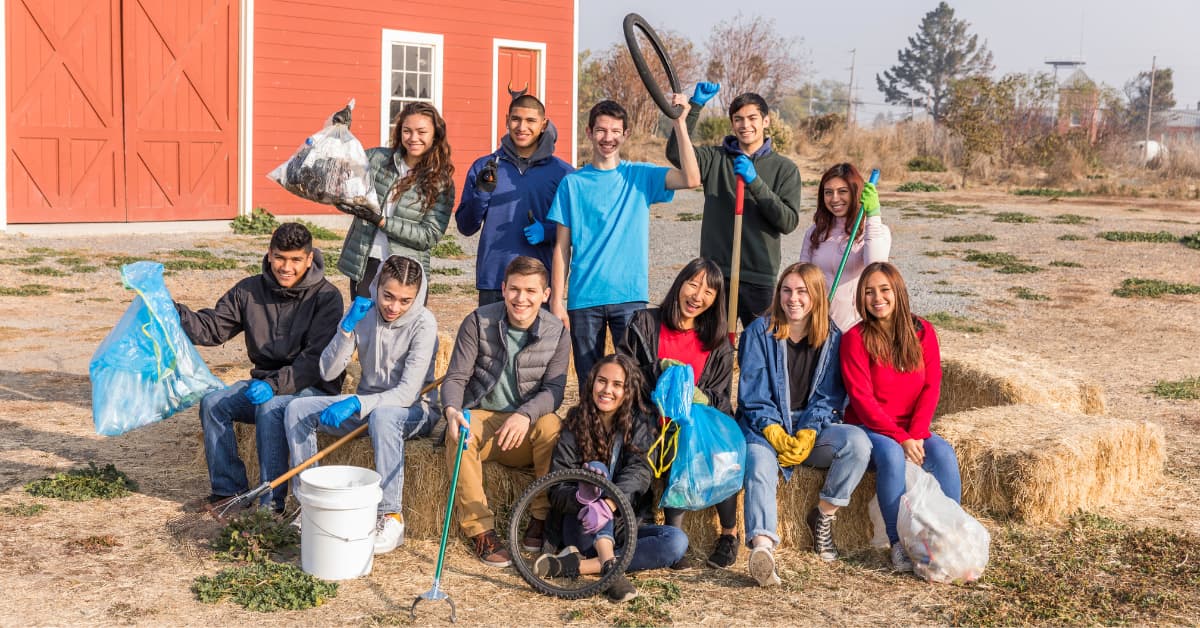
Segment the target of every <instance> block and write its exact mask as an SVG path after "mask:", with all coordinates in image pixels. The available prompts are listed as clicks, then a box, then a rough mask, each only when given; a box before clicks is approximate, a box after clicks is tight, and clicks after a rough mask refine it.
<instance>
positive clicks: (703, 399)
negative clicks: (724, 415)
mask: <svg viewBox="0 0 1200 628" xmlns="http://www.w3.org/2000/svg"><path fill="white" fill-rule="evenodd" d="M692 403H699V404H703V405H706V406H711V405H712V404H711V403H709V402H708V395H706V394H704V391H703V390H700V389H699V388H694V389H692Z"/></svg>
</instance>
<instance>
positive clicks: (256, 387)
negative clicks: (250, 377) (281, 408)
mask: <svg viewBox="0 0 1200 628" xmlns="http://www.w3.org/2000/svg"><path fill="white" fill-rule="evenodd" d="M242 394H243V395H245V396H246V399H248V400H249V401H250V403H252V404H254V405H256V406H258V405H262V404H264V403H266V402H268V401H270V400H271V397H274V396H275V390H274V389H272V388H271V385H270V384H268V383H266V382H264V381H263V380H261V379H256V380H254V381H252V382H250V385H249V386H247V387H246V390H244V391H242Z"/></svg>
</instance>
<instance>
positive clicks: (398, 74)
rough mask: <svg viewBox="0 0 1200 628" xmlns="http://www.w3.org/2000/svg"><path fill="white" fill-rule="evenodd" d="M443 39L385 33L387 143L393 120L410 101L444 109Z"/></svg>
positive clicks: (382, 129) (384, 118)
mask: <svg viewBox="0 0 1200 628" xmlns="http://www.w3.org/2000/svg"><path fill="white" fill-rule="evenodd" d="M442 48H443V44H442V36H441V35H435V34H431V33H415V32H410V31H396V30H391V29H384V31H383V63H382V69H383V72H382V76H381V80H382V84H381V86H380V87H381V88H382V89H381V90H380V93H381V94H382V96H383V102H382V103H381V105H382V106H381V110H382V111H383V112H384V116H382V120H381V124H380V134H381V136H382V137H381V139H382V141H383V143H384V144H387V142H388V138H389V137H390V136H391V131H392V129H393V128H394V125H393V124H392V121H393V120H395V118H396V115H397V114H399V113H400V110H401V109H403V108H404V106H405V105H407V104H408V103H410V102H427V103H430V104H432V105H433V106H434V107H437V108H438V110H439V111H440V110H441V108H442Z"/></svg>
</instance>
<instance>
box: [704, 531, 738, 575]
mask: <svg viewBox="0 0 1200 628" xmlns="http://www.w3.org/2000/svg"><path fill="white" fill-rule="evenodd" d="M737 555H738V542H737V537H736V536H734V535H732V534H722V535H721V536H720V537H718V538H717V547H716V548H715V549H713V553H712V555H711V556H709V557H708V565H709V566H710V567H716V568H717V569H727V568H729V566H730V565H732V564H733V563H734V562H736V561H737Z"/></svg>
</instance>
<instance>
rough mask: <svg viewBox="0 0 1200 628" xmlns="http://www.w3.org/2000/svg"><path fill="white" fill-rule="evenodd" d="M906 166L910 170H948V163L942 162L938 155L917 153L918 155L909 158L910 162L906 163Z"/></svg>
mask: <svg viewBox="0 0 1200 628" xmlns="http://www.w3.org/2000/svg"><path fill="white" fill-rule="evenodd" d="M905 167H906V168H908V171H909V172H945V171H946V164H944V163H942V160H941V159H938V158H937V157H930V156H925V155H917V156H916V157H913V158H912V159H909V160H908V163H907V164H905Z"/></svg>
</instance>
